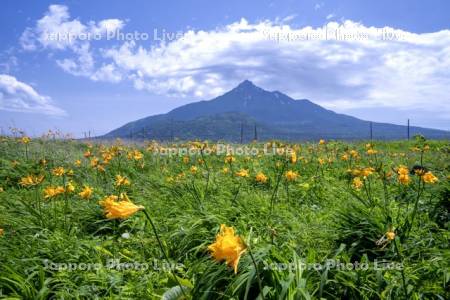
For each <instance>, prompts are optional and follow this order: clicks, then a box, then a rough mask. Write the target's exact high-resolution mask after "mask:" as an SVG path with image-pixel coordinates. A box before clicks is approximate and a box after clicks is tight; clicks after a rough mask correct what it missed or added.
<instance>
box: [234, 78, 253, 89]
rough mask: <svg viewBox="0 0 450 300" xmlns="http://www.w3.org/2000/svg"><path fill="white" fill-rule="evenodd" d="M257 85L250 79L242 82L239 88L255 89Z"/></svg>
mask: <svg viewBox="0 0 450 300" xmlns="http://www.w3.org/2000/svg"><path fill="white" fill-rule="evenodd" d="M254 86H256V85H254V84H253V82H251V81H250V80H248V79H245V80H244V81H242V82H241V83H239V85H238V87H254Z"/></svg>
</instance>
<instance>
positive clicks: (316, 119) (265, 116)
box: [102, 80, 450, 141]
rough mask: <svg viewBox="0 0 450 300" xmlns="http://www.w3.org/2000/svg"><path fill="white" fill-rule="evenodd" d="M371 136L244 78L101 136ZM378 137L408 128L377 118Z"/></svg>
mask: <svg viewBox="0 0 450 300" xmlns="http://www.w3.org/2000/svg"><path fill="white" fill-rule="evenodd" d="M241 132H242V136H243V140H245V141H250V140H253V139H254V137H255V134H256V135H257V137H258V139H261V140H267V139H285V140H312V139H319V138H325V139H368V138H369V137H370V122H369V121H364V120H361V119H358V118H355V117H351V116H348V115H344V114H338V113H335V112H333V111H331V110H327V109H325V108H323V107H321V106H319V105H317V104H314V103H313V102H311V101H309V100H307V99H301V100H294V99H292V98H290V97H289V96H287V95H285V94H283V93H281V92H278V91H273V92H269V91H266V90H263V89H262V88H260V87H257V86H256V85H254V84H253V83H252V82H251V81H248V80H245V81H243V82H242V83H241V84H239V85H238V86H237V87H236V88H234V89H232V90H231V91H229V92H227V93H225V94H224V95H222V96H219V97H217V98H214V99H212V100H208V101H199V102H195V103H190V104H187V105H183V106H180V107H178V108H175V109H174V110H172V111H170V112H168V113H166V114H161V115H155V116H150V117H146V118H143V119H140V120H137V121H133V122H130V123H128V124H125V125H124V126H122V127H120V128H117V129H115V130H113V131H111V132H109V133H108V134H106V135H104V136H103V137H102V138H118V137H119V138H137V139H142V138H145V139H156V140H172V139H174V138H178V139H181V140H187V139H209V140H227V141H240V139H241ZM372 132H373V138H374V139H403V138H405V137H406V135H407V127H406V126H401V125H393V124H387V123H372ZM416 134H422V135H424V136H426V137H427V138H436V139H443V138H446V139H448V138H450V133H449V132H448V131H443V130H436V129H428V128H421V127H410V136H413V135H416Z"/></svg>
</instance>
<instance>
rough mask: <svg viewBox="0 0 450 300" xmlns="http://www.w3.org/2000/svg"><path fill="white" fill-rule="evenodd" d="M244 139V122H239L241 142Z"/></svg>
mask: <svg viewBox="0 0 450 300" xmlns="http://www.w3.org/2000/svg"><path fill="white" fill-rule="evenodd" d="M243 141H244V124H243V123H242V122H241V144H242V143H243Z"/></svg>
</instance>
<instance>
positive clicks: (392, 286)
mask: <svg viewBox="0 0 450 300" xmlns="http://www.w3.org/2000/svg"><path fill="white" fill-rule="evenodd" d="M233 146H234V147H247V151H246V152H247V153H243V155H241V154H242V153H241V152H245V151H240V150H236V148H234V151H235V152H234V153H231V155H226V153H224V151H223V149H219V148H220V147H219V148H218V147H217V145H216V144H212V143H210V144H205V143H200V142H190V143H186V144H178V145H176V147H177V149H178V150H177V151H175V148H174V147H175V146H173V148H172V146H169V145H160V144H157V143H148V144H146V145H141V146H137V145H125V144H122V143H120V142H116V143H114V144H89V143H81V142H77V141H70V140H65V141H64V140H46V139H36V140H29V139H28V138H26V137H23V138H6V137H3V138H1V137H0V254H1V255H0V298H3V297H4V298H8V299H186V298H187V299H321V298H322V299H449V298H450V293H449V292H448V291H449V280H450V267H449V262H450V251H449V231H448V227H449V201H450V200H449V199H450V182H449V175H450V170H449V168H450V167H449V162H450V159H449V153H450V146H449V143H448V141H444V142H442V141H439V142H438V141H425V140H424V139H422V138H417V139H416V140H414V141H411V142H406V141H402V142H374V143H373V144H366V143H343V142H333V141H329V142H328V141H327V142H325V141H321V142H320V143H306V144H282V143H277V142H273V143H270V144H256V143H255V144H248V145H233ZM169 148H171V150H170V151H169ZM180 149H181V150H180ZM249 149H250V150H249ZM255 149H256V150H257V151H258V153H256V150H255ZM187 150H189V151H188V152H190V153H186V152H187ZM219 150H221V151H219ZM229 150H231V149H229ZM241 150H242V149H241ZM217 151H219V152H221V153H217ZM237 151H239V153H237ZM168 152H171V154H170V155H169V154H168ZM174 152H177V153H176V154H174ZM294 153H295V154H294ZM141 206H143V207H145V210H144V209H143V207H141ZM221 224H224V225H225V226H221ZM221 227H222V228H221Z"/></svg>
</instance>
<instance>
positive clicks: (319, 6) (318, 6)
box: [314, 2, 324, 10]
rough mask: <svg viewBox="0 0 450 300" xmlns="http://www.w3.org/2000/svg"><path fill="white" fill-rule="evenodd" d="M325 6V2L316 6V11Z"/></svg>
mask: <svg viewBox="0 0 450 300" xmlns="http://www.w3.org/2000/svg"><path fill="white" fill-rule="evenodd" d="M323 6H324V4H323V2H319V3H316V4H315V5H314V10H319V9H321V8H322V7H323Z"/></svg>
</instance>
